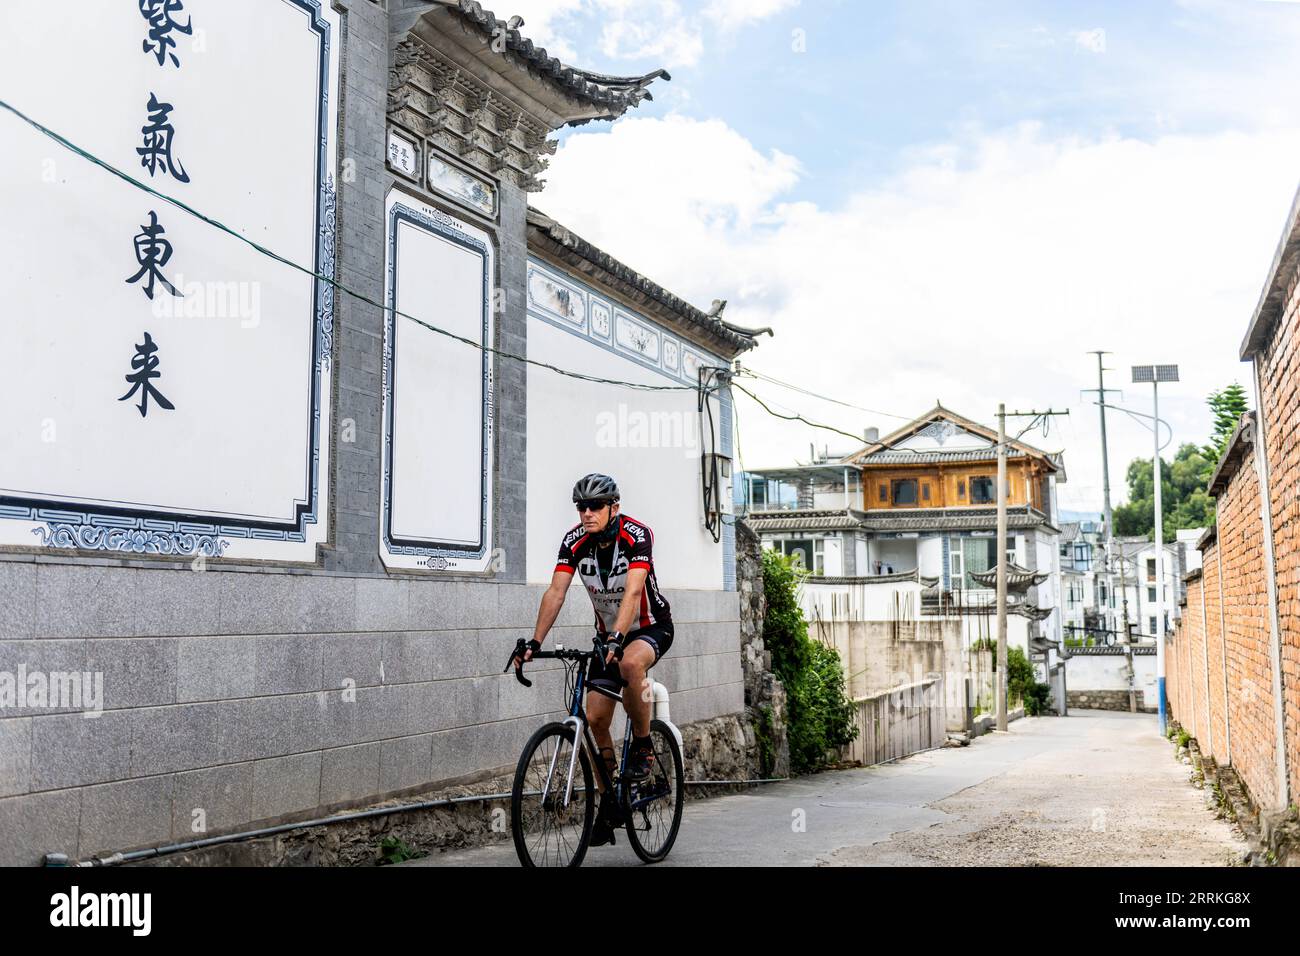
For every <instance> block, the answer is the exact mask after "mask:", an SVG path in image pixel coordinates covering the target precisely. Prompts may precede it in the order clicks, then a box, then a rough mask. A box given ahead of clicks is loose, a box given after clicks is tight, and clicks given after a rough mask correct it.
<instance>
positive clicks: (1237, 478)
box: [1218, 453, 1277, 807]
mask: <svg viewBox="0 0 1300 956" xmlns="http://www.w3.org/2000/svg"><path fill="white" fill-rule="evenodd" d="M1218 534H1219V548H1220V549H1222V560H1223V600H1224V613H1225V617H1226V623H1227V634H1226V640H1227V656H1228V719H1229V721H1230V724H1231V728H1232V764H1233V766H1234V767H1235V768H1236V770H1237V774H1238V776H1240V777H1241V779H1242V781H1243V782H1244V783H1245V785H1246V787H1247V788H1248V789H1249V791H1250V795H1251V798H1252V799H1253V800H1254V801H1255V804H1256V806H1260V807H1272V806H1274V805H1275V804H1276V799H1275V794H1276V791H1277V786H1276V762H1275V738H1274V721H1273V690H1272V688H1273V677H1272V666H1271V664H1270V661H1269V647H1268V645H1269V640H1270V634H1269V623H1268V596H1267V592H1266V590H1265V584H1264V551H1263V548H1264V534H1263V525H1262V522H1261V521H1260V512H1259V481H1258V479H1257V477H1256V474H1255V461H1254V456H1253V454H1252V453H1247V454H1246V455H1245V456H1244V458H1243V460H1242V462H1241V467H1240V468H1239V469H1238V470H1237V473H1236V474H1235V475H1233V477H1232V480H1231V481H1230V482H1229V483H1228V486H1227V488H1226V489H1224V491H1223V493H1222V494H1221V495H1220V497H1219V529H1218Z"/></svg>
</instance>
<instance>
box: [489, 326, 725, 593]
mask: <svg viewBox="0 0 1300 956" xmlns="http://www.w3.org/2000/svg"><path fill="white" fill-rule="evenodd" d="M528 355H529V357H530V358H532V359H536V360H539V361H543V362H550V363H553V364H556V365H560V366H562V367H565V368H570V369H574V370H576V371H581V372H587V373H590V374H594V375H600V376H602V377H605V378H614V379H621V380H626V381H632V382H644V383H646V384H652V385H665V384H671V380H670V379H668V378H667V377H665V376H664V375H662V374H660V373H658V372H656V371H654V370H653V369H649V368H646V367H644V366H643V365H641V364H639V363H638V362H636V361H634V360H631V359H625V358H623V357H621V356H619V355H616V354H613V353H611V352H610V351H608V350H606V349H603V348H601V347H599V346H598V345H596V344H594V343H592V342H589V341H585V340H584V339H582V338H579V337H578V336H576V335H574V334H572V333H570V332H568V331H565V330H563V329H560V328H557V327H555V326H554V325H551V324H550V323H548V322H546V321H543V320H541V319H538V318H536V317H534V316H532V315H530V316H529V317H528ZM527 376H528V456H527V457H528V460H527V462H526V463H525V462H515V463H513V464H514V466H516V467H523V468H525V469H526V472H527V481H528V525H527V532H528V544H527V552H528V553H527V559H526V560H527V576H528V580H529V581H530V582H543V581H549V580H550V579H551V574H552V572H553V571H554V569H555V555H556V551H557V550H558V548H559V545H560V539H561V537H563V535H564V533H565V532H566V531H567V530H568V529H569V528H571V527H573V526H574V525H575V524H576V523H577V515H576V513H575V512H574V509H573V502H572V500H571V494H572V490H573V483H574V482H575V481H576V480H577V479H578V478H580V477H582V476H583V475H585V474H587V473H588V472H592V471H600V472H605V473H606V474H609V475H612V476H613V477H614V479H615V480H616V481H617V482H618V484H619V489H620V491H621V492H622V496H623V501H622V507H623V511H624V513H626V514H629V515H632V516H633V517H635V518H638V519H640V520H642V521H644V522H646V523H647V524H648V525H650V527H651V528H652V529H653V530H654V533H655V541H654V545H655V572H656V576H657V578H658V580H659V583H660V585H661V586H663V587H671V588H700V589H709V590H717V589H721V588H722V586H723V582H722V545H721V544H720V543H718V542H715V541H714V540H713V538H712V536H711V535H710V534H709V533H708V532H707V531H706V530H705V528H704V514H703V502H702V500H701V491H700V437H699V432H698V429H699V424H698V415H697V413H696V397H695V392H694V391H693V390H692V391H675V392H645V391H637V390H633V389H629V388H622V387H618V386H613V385H601V384H595V383H591V382H585V381H581V380H579V379H574V378H569V377H565V376H560V375H557V374H556V373H554V372H551V371H548V370H546V369H541V368H537V367H536V366H529V368H528V370H527ZM652 416H654V417H652ZM714 421H715V424H716V422H717V421H718V409H717V403H716V401H715V402H714ZM511 466H512V463H511V462H509V461H506V462H503V467H505V468H510V467H511ZM513 559H514V560H518V558H513ZM505 560H506V561H510V560H512V556H511V555H509V554H507V555H506V556H505Z"/></svg>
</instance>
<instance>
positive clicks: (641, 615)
mask: <svg viewBox="0 0 1300 956" xmlns="http://www.w3.org/2000/svg"><path fill="white" fill-rule="evenodd" d="M615 520H617V521H618V523H619V529H618V535H617V537H615V539H614V543H613V544H612V545H610V546H609V547H608V548H603V549H602V548H601V547H600V545H598V544H597V543H596V536H595V535H594V534H592V533H590V532H588V531H584V530H583V528H582V525H581V524H579V525H577V526H576V527H574V528H571V529H570V530H569V533H568V534H566V535H565V536H564V540H563V541H561V542H560V554H559V557H558V558H557V559H556V563H555V570H556V571H563V572H565V573H567V574H574V573H577V574H578V575H579V576H580V577H581V578H582V583H583V584H584V585H585V586H586V588H587V595H588V596H589V597H590V598H591V603H592V606H593V607H594V608H595V609H596V630H597V631H598V632H599V633H601V634H608V633H609V632H611V631H613V630H614V623H615V621H616V620H617V618H618V609H619V605H621V604H622V603H623V592H624V590H625V589H626V587H627V573H628V571H630V570H631V569H632V568H645V569H646V570H647V571H649V572H650V573H649V575H648V576H647V577H646V579H645V587H644V588H643V589H642V591H641V607H640V608H639V609H638V612H637V616H636V617H635V618H634V619H633V621H632V628H631V630H637V629H639V628H644V627H652V626H654V625H668V626H671V625H672V614H671V612H670V609H669V607H668V601H667V600H665V599H664V596H663V594H662V593H661V592H660V590H659V583H658V581H656V580H655V567H654V558H653V557H652V556H651V549H652V547H653V545H654V533H653V532H652V531H651V530H650V527H649V526H648V525H646V524H643V523H642V522H640V521H637V520H636V519H635V518H630V517H628V516H627V515H619V516H618V517H617V518H616V519H615Z"/></svg>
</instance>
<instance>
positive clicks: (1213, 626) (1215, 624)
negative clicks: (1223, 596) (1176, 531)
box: [1198, 540, 1230, 764]
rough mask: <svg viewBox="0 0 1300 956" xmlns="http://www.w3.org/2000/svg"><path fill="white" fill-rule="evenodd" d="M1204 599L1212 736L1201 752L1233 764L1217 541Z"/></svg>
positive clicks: (1207, 561)
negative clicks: (1224, 693)
mask: <svg viewBox="0 0 1300 956" xmlns="http://www.w3.org/2000/svg"><path fill="white" fill-rule="evenodd" d="M1201 565H1202V577H1201V595H1202V597H1204V598H1205V626H1206V631H1205V637H1206V645H1205V652H1206V657H1207V658H1208V659H1209V664H1210V717H1209V729H1208V732H1207V733H1206V734H1205V735H1204V736H1202V737H1199V738H1198V743H1200V745H1201V750H1202V751H1203V752H1204V753H1206V754H1209V755H1210V756H1211V757H1213V758H1214V760H1215V762H1216V763H1221V764H1226V763H1229V762H1230V754H1229V749H1230V748H1229V740H1228V726H1227V723H1226V720H1227V715H1226V710H1225V705H1226V701H1225V700H1224V695H1223V662H1224V657H1223V649H1224V641H1223V628H1222V627H1221V626H1220V613H1219V612H1220V602H1219V545H1218V542H1217V540H1216V541H1215V542H1214V543H1212V544H1210V545H1208V546H1207V547H1206V548H1205V550H1204V551H1203V552H1202V554H1201Z"/></svg>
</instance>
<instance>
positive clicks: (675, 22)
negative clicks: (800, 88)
mask: <svg viewBox="0 0 1300 956" xmlns="http://www.w3.org/2000/svg"><path fill="white" fill-rule="evenodd" d="M798 2H799V0H709V2H708V3H707V5H705V6H703V7H701V6H700V4H699V3H691V4H690V5H689V6H685V5H683V4H682V3H680V2H679V0H512V2H511V3H510V4H509V6H508V8H507V7H506V6H504V5H502V7H501V9H499V10H498V11H497V13H498V15H499V16H506V15H507V14H509V15H513V14H518V15H520V16H522V17H523V18H524V27H523V30H522V32H523V34H524V36H526V37H528V38H529V39H531V40H532V41H533V42H534V43H536V44H538V45H539V46H544V47H546V49H547V51H548V52H550V53H551V54H553V55H555V56H558V57H559V58H560V59H562V60H564V61H565V62H566V63H571V64H572V63H578V65H584V64H582V63H581V62H579V61H581V60H583V59H585V58H588V57H590V55H591V54H590V51H584V50H583V49H582V45H581V44H580V43H579V41H578V39H577V37H578V36H579V35H580V34H581V33H582V32H583V29H584V28H585V29H587V30H588V31H590V30H591V29H592V27H593V25H596V26H598V33H599V39H598V45H599V49H600V52H601V53H602V54H603V55H604V56H606V57H608V58H610V59H613V60H647V59H649V60H654V61H656V65H658V66H665V67H669V68H671V67H674V66H691V65H693V64H695V63H698V62H699V60H700V58H701V57H702V56H703V55H704V49H705V29H706V26H712V27H713V28H715V29H717V30H720V31H731V30H735V29H737V28H738V27H741V26H745V25H748V24H752V23H757V22H759V21H761V20H765V19H767V18H768V17H771V16H774V15H775V14H777V13H779V12H781V11H782V10H787V9H789V8H791V7H793V6H795V5H796V4H797V3H798Z"/></svg>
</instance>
